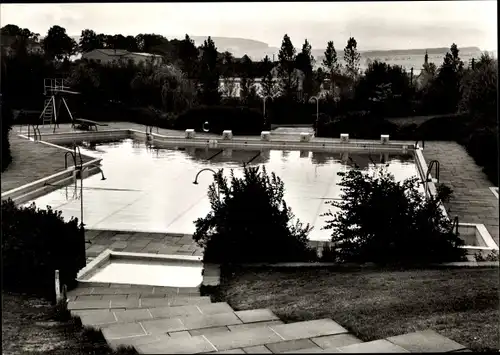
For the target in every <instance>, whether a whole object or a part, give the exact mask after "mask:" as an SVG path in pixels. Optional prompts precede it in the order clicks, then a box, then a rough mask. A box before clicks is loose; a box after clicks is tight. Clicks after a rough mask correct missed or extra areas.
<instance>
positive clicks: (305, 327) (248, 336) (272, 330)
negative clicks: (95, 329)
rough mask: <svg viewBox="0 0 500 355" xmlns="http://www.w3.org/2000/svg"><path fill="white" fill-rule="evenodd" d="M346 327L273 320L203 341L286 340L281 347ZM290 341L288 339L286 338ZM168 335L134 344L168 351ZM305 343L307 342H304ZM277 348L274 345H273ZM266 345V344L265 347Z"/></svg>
mask: <svg viewBox="0 0 500 355" xmlns="http://www.w3.org/2000/svg"><path fill="white" fill-rule="evenodd" d="M346 333H347V330H346V329H344V328H343V327H341V326H340V325H338V324H337V323H335V322H334V321H332V320H331V319H319V320H313V321H305V322H297V323H289V324H276V325H261V326H256V327H253V328H251V329H241V330H232V331H230V332H217V333H213V334H205V335H203V337H204V339H206V340H207V343H208V344H210V345H212V346H213V347H215V349H214V350H213V351H219V352H221V351H226V350H231V349H246V348H253V347H258V346H262V345H265V346H266V347H267V346H268V345H269V344H276V343H286V344H283V345H282V347H283V348H282V349H287V346H288V347H290V346H291V343H297V344H298V340H301V339H307V338H318V337H323V336H327V335H337V334H346ZM192 338H195V337H191V338H189V337H186V338H185V339H179V338H177V339H176V340H177V341H186V342H189V340H190V339H192ZM290 341H291V342H290ZM172 343H173V341H172V339H170V338H169V339H166V338H163V339H161V340H157V341H154V342H150V343H143V344H137V345H136V346H135V347H136V349H137V351H139V352H141V353H155V352H156V353H161V352H163V353H164V352H166V351H168V352H170V351H171V349H170V348H168V346H170V344H172ZM302 343H303V344H302V345H301V346H308V347H311V346H315V345H314V342H312V341H311V342H310V343H309V342H305V341H304V342H302ZM305 343H307V344H305ZM202 345H203V346H201V345H200V347H199V351H198V352H205V350H204V349H206V348H208V347H207V346H206V344H204V343H203V344H202ZM275 347H276V348H279V346H278V345H276V346H275ZM268 349H269V348H268Z"/></svg>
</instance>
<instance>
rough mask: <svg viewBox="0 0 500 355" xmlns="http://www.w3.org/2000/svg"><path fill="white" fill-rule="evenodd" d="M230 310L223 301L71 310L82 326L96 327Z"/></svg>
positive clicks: (228, 311)
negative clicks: (174, 305)
mask: <svg viewBox="0 0 500 355" xmlns="http://www.w3.org/2000/svg"><path fill="white" fill-rule="evenodd" d="M232 312H233V309H232V308H231V307H230V306H229V305H228V304H227V303H225V302H219V303H210V304H200V305H189V306H178V307H157V308H140V309H129V310H115V309H104V310H84V311H82V310H77V311H71V313H72V314H73V315H76V316H79V317H80V319H81V321H82V324H83V325H84V326H88V327H90V326H93V327H97V328H103V327H106V326H109V325H116V324H121V323H130V322H141V321H147V320H152V319H168V318H179V317H190V316H202V315H213V314H220V313H232Z"/></svg>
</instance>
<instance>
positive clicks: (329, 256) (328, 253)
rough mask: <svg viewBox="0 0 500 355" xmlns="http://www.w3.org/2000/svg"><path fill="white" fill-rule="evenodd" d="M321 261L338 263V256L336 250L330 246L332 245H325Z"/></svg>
mask: <svg viewBox="0 0 500 355" xmlns="http://www.w3.org/2000/svg"><path fill="white" fill-rule="evenodd" d="M321 261H323V262H335V261H337V254H336V253H335V248H332V247H331V246H330V243H324V244H323V250H322V251H321Z"/></svg>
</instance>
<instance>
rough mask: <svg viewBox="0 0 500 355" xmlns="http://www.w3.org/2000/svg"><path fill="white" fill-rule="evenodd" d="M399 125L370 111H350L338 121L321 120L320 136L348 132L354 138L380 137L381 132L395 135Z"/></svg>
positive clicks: (319, 125)
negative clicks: (324, 121) (371, 113)
mask: <svg viewBox="0 0 500 355" xmlns="http://www.w3.org/2000/svg"><path fill="white" fill-rule="evenodd" d="M396 131H397V125H395V124H393V123H390V122H388V121H386V120H383V119H380V118H376V117H373V116H372V115H370V114H369V113H368V112H357V113H350V114H348V115H346V116H344V117H341V118H340V119H339V120H337V121H330V122H326V123H323V122H321V121H320V122H319V124H318V136H319V137H333V138H339V137H340V134H342V133H348V134H349V137H350V138H354V139H380V135H381V134H389V135H390V136H394V133H395V132H396Z"/></svg>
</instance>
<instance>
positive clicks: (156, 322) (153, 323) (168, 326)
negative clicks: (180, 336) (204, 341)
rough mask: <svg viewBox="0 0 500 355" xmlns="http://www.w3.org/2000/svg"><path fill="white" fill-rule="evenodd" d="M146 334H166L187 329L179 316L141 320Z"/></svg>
mask: <svg viewBox="0 0 500 355" xmlns="http://www.w3.org/2000/svg"><path fill="white" fill-rule="evenodd" d="M141 324H142V326H143V327H144V329H145V330H146V333H147V334H153V335H155V334H166V333H170V332H179V331H182V330H187V329H186V326H184V324H183V323H182V321H181V320H180V319H179V318H167V319H153V320H146V321H143V322H141Z"/></svg>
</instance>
